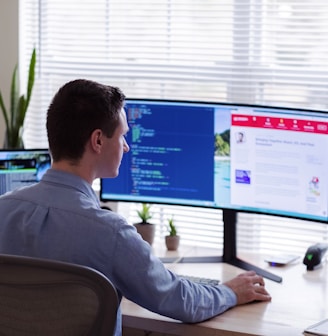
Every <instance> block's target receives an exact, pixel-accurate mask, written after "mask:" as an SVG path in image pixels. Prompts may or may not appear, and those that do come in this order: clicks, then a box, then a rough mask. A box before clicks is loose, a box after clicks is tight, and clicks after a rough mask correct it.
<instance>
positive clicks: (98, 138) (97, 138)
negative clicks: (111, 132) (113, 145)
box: [90, 129, 104, 153]
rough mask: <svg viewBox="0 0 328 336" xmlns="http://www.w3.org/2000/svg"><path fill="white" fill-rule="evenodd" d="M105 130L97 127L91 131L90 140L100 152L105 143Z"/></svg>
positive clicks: (95, 149) (93, 146) (94, 148)
mask: <svg viewBox="0 0 328 336" xmlns="http://www.w3.org/2000/svg"><path fill="white" fill-rule="evenodd" d="M103 136H104V135H103V132H102V130H100V129H96V130H94V131H93V132H92V133H91V137H90V142H91V147H92V148H93V150H94V151H96V152H97V153H100V150H101V147H102V144H103Z"/></svg>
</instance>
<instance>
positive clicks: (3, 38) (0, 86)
mask: <svg viewBox="0 0 328 336" xmlns="http://www.w3.org/2000/svg"><path fill="white" fill-rule="evenodd" d="M18 1H19V0H0V50H1V52H0V90H1V93H2V97H3V99H4V101H5V104H6V107H7V108H8V107H9V100H10V98H9V96H10V84H11V76H12V72H13V69H14V67H15V65H16V64H17V62H18V48H19V47H18V46H19V41H18ZM4 133H5V122H4V119H3V116H2V112H1V113H0V148H2V144H3V140H4Z"/></svg>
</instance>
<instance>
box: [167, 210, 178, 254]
mask: <svg viewBox="0 0 328 336" xmlns="http://www.w3.org/2000/svg"><path fill="white" fill-rule="evenodd" d="M168 230H169V234H168V235H167V236H165V244H166V248H167V249H168V250H169V251H176V250H177V249H178V248H179V245H180V236H179V235H178V233H177V229H176V226H175V224H174V220H173V216H172V217H171V218H169V219H168Z"/></svg>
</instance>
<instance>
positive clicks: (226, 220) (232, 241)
mask: <svg viewBox="0 0 328 336" xmlns="http://www.w3.org/2000/svg"><path fill="white" fill-rule="evenodd" d="M236 237H237V211H236V210H228V209H224V210H223V255H222V256H206V257H183V258H181V260H180V262H181V263H218V262H224V263H227V264H230V265H233V266H236V267H239V268H242V269H244V270H246V271H250V270H253V271H255V272H256V273H257V274H259V275H261V276H263V277H265V278H267V279H270V280H272V281H275V282H282V278H281V277H280V276H278V275H275V274H273V273H271V272H268V271H266V270H264V269H262V268H260V267H257V266H255V265H252V264H250V263H248V262H246V261H243V260H240V259H239V258H237V241H236Z"/></svg>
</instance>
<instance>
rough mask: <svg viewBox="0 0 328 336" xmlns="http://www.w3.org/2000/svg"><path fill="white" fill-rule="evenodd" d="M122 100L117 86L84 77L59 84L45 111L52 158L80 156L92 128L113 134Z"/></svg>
mask: <svg viewBox="0 0 328 336" xmlns="http://www.w3.org/2000/svg"><path fill="white" fill-rule="evenodd" d="M124 100H125V95H124V94H123V92H122V91H121V90H120V89H119V88H117V87H113V86H109V85H103V84H100V83H97V82H94V81H90V80H86V79H77V80H74V81H71V82H68V83H66V84H65V85H64V86H62V87H61V88H60V89H59V90H58V92H57V93H56V95H55V96H54V98H53V100H52V102H51V104H50V106H49V108H48V113H47V132H48V142H49V149H50V152H51V154H52V158H53V160H54V161H58V160H60V159H71V160H73V161H74V160H78V159H80V158H81V157H82V155H83V153H84V150H85V145H86V143H87V141H88V139H89V137H90V135H91V133H92V132H93V131H94V130H95V129H98V128H99V129H101V130H102V131H103V132H104V133H105V134H106V135H107V136H108V137H112V136H113V133H114V132H115V129H116V128H117V126H118V122H119V115H120V111H121V109H122V107H123V106H124Z"/></svg>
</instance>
